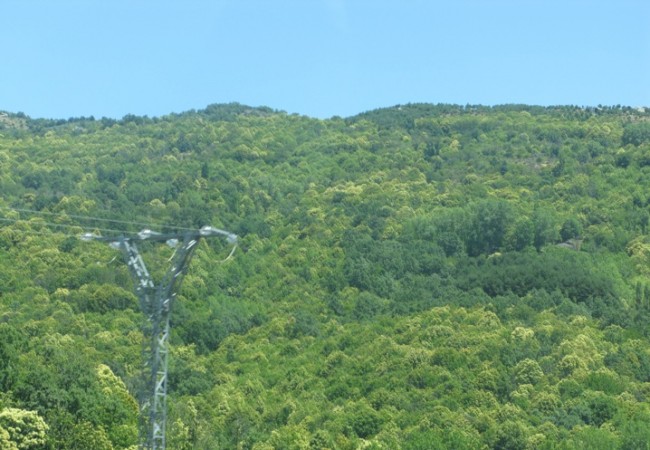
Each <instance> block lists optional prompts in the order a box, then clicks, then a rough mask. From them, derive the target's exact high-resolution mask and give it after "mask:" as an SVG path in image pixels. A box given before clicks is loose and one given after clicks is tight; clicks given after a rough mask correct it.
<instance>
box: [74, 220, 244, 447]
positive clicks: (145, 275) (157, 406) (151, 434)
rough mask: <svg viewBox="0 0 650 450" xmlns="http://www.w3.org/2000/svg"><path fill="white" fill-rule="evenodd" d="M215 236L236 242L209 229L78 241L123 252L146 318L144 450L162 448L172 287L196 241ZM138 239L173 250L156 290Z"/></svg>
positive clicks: (142, 405) (88, 235) (90, 236)
mask: <svg viewBox="0 0 650 450" xmlns="http://www.w3.org/2000/svg"><path fill="white" fill-rule="evenodd" d="M217 236H221V237H225V238H226V239H227V240H228V242H229V243H230V244H233V245H236V244H237V235H235V234H233V233H230V232H228V231H224V230H220V229H218V228H214V227H210V226H205V227H203V228H201V229H200V230H197V231H186V232H183V233H156V232H154V231H151V230H148V229H145V230H142V231H140V232H139V233H138V234H136V235H134V236H121V237H104V236H98V235H95V234H92V233H86V234H84V235H83V236H82V237H81V239H83V240H86V241H90V240H96V241H104V242H108V243H109V244H110V245H111V247H113V248H115V249H118V250H121V252H122V256H123V257H124V260H125V262H126V264H127V266H128V268H129V271H130V272H131V276H132V277H133V278H134V279H135V281H136V286H135V291H136V294H137V296H138V299H139V301H140V308H141V309H142V312H143V313H144V315H145V326H144V330H143V331H144V335H145V345H144V349H145V380H144V384H145V385H144V388H143V396H142V398H141V399H140V422H141V425H140V426H141V428H140V447H141V448H142V449H143V450H164V449H165V443H166V442H165V425H166V422H167V367H168V358H169V331H170V323H169V319H170V317H171V310H172V306H173V303H174V299H175V297H176V292H175V291H174V288H178V286H179V285H180V281H181V278H182V275H183V273H184V272H185V269H186V268H187V266H188V264H189V262H190V259H191V258H192V254H193V253H194V249H195V248H196V244H198V242H199V240H200V239H201V238H208V237H217ZM138 241H155V242H166V243H167V244H168V245H169V246H171V247H174V248H175V249H176V251H175V253H174V255H173V256H172V259H171V261H172V263H171V266H170V267H169V269H168V270H167V272H166V273H165V275H164V277H163V279H162V280H161V282H160V283H159V284H158V286H156V284H155V282H154V280H153V278H152V277H151V275H150V274H149V271H148V270H147V267H146V266H145V264H144V261H143V259H142V257H141V256H140V253H139V252H138V248H137V246H136V242H138ZM233 251H234V248H233ZM231 254H232V253H231Z"/></svg>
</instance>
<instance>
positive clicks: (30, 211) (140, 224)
mask: <svg viewBox="0 0 650 450" xmlns="http://www.w3.org/2000/svg"><path fill="white" fill-rule="evenodd" d="M0 210H5V211H14V212H19V213H20V212H22V213H27V214H36V215H38V214H41V215H44V216H55V217H61V218H71V219H78V220H88V221H93V220H94V221H98V222H108V223H119V224H122V225H135V226H138V227H151V226H152V225H153V226H154V227H155V228H160V229H165V228H169V229H173V230H183V231H194V228H186V227H177V226H174V225H165V224H155V223H154V224H151V223H144V222H132V221H128V220H117V219H105V218H102V217H96V216H83V215H78V214H68V213H53V212H49V211H36V210H33V209H26V208H13V207H9V206H0Z"/></svg>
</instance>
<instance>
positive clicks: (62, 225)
mask: <svg viewBox="0 0 650 450" xmlns="http://www.w3.org/2000/svg"><path fill="white" fill-rule="evenodd" d="M39 219H40V218H39ZM0 222H8V223H25V224H28V225H29V224H32V225H43V226H47V227H54V228H75V229H76V228H81V229H83V228H92V229H93V230H94V231H100V232H102V233H115V234H118V235H122V234H124V233H125V232H124V231H123V230H113V229H110V228H97V227H89V226H86V227H84V226H82V225H69V224H65V223H52V222H45V221H43V222H40V221H39V222H35V223H30V222H29V221H28V220H25V219H11V218H8V217H0ZM13 231H21V232H25V233H34V234H37V233H38V234H45V233H42V232H37V231H36V230H16V229H13ZM61 234H63V235H65V236H73V237H79V235H78V234H70V233H64V232H61Z"/></svg>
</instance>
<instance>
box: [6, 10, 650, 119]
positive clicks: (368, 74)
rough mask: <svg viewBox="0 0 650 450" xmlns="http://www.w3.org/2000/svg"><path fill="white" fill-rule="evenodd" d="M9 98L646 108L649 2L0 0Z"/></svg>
mask: <svg viewBox="0 0 650 450" xmlns="http://www.w3.org/2000/svg"><path fill="white" fill-rule="evenodd" d="M1 3H2V5H1V8H0V10H1V12H0V49H1V50H0V58H1V60H2V65H1V66H0V111H2V110H4V111H11V112H18V111H20V112H24V113H26V114H28V115H29V116H31V117H47V118H68V117H79V116H90V115H93V116H95V117H96V118H99V117H103V116H105V117H113V118H121V117H122V116H124V115H126V114H137V115H148V116H161V115H165V114H168V113H171V112H182V111H186V110H188V109H201V108H204V107H205V106H207V105H208V104H211V103H228V102H239V103H243V104H247V105H251V106H269V107H271V108H274V109H280V110H284V111H287V112H289V113H298V114H304V115H308V116H312V117H319V118H327V117H331V116H334V115H338V116H343V117H347V116H351V115H355V114H357V113H360V112H363V111H367V110H371V109H375V108H380V107H386V106H393V105H396V104H404V103H409V102H430V103H458V104H467V103H470V104H484V105H495V104H504V103H527V104H536V105H557V104H571V105H580V106H596V105H598V104H602V105H616V104H621V105H626V106H650V1H647V0H610V1H603V0H591V1H587V0H447V1H438V0H205V1H201V0H176V1H170V0H155V1H153V0H111V1H103V0H1Z"/></svg>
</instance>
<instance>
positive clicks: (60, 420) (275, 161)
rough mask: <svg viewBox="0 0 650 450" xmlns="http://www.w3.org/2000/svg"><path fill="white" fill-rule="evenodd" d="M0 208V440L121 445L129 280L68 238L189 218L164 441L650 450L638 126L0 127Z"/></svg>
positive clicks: (564, 110)
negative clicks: (210, 236)
mask: <svg viewBox="0 0 650 450" xmlns="http://www.w3.org/2000/svg"><path fill="white" fill-rule="evenodd" d="M0 192H1V195H0V448H1V449H16V450H18V449H20V450H23V449H27V450H31V449H83V450H87V449H95V450H111V449H115V450H117V449H133V448H136V446H137V444H138V404H137V400H136V398H137V396H136V392H135V391H136V390H137V389H136V387H137V386H138V377H139V374H140V371H141V366H142V354H141V343H142V332H141V325H142V320H143V319H142V314H141V312H140V310H139V305H138V299H137V298H136V296H135V294H134V290H133V280H132V279H131V277H130V276H129V272H128V269H127V267H126V265H125V264H124V262H123V260H122V258H121V256H120V254H119V252H118V251H116V250H115V249H113V248H111V247H110V246H108V245H106V244H105V243H102V242H84V241H82V240H80V239H79V238H78V237H79V236H80V235H82V234H83V233H86V232H92V233H96V234H101V235H103V236H114V235H118V233H136V232H137V231H139V230H140V229H142V228H150V229H152V230H156V231H161V232H162V231H169V230H174V229H178V228H179V227H182V228H190V229H198V228H200V227H202V226H203V225H212V226H215V227H219V228H222V229H226V230H230V231H233V232H235V233H237V234H238V235H239V236H240V246H239V248H238V249H237V251H236V253H235V254H234V256H233V258H231V259H229V260H227V261H224V259H225V257H226V256H227V254H228V248H227V246H226V245H225V244H223V243H220V242H213V240H201V241H200V243H199V247H198V248H197V250H196V252H195V255H194V259H193V260H192V262H191V264H190V266H189V268H188V271H187V274H186V276H185V278H184V281H183V284H182V286H181V287H180V291H179V295H178V300H177V301H176V303H175V305H174V312H173V315H172V321H173V324H172V337H171V360H170V368H169V370H170V388H169V389H170V392H169V396H170V398H169V404H168V430H167V437H168V447H169V448H171V449H177V450H190V449H205V450H213V449H218V448H223V449H231V448H232V449H255V450H271V449H278V450H279V449H296V450H297V449H313V450H321V449H391V450H392V449H403V450H418V449H419V450H425V449H426V450H429V449H447V448H449V449H479V448H485V449H488V448H490V449H492V448H494V449H590V450H591V449H630V450H632V449H648V448H650V328H649V327H648V322H649V321H650V229H649V227H650V209H649V208H650V111H649V110H647V109H633V108H628V107H620V106H615V107H594V108H581V107H573V106H562V107H534V106H524V105H506V106H496V107H484V106H472V105H467V106H458V105H430V104H409V105H401V106H396V107H391V108H385V109H380V110H375V111H369V112H366V113H363V114H359V115H357V116H354V117H350V118H340V117H333V118H331V119H327V120H319V119H313V118H309V117H304V116H299V115H290V114H286V113H284V112H281V111H275V110H272V109H270V108H251V107H247V106H243V105H239V104H227V105H210V106H208V107H207V108H205V109H203V110H196V111H188V112H184V113H181V114H170V115H168V116H164V117H156V118H149V117H139V116H131V115H130V116H125V117H124V118H122V119H121V120H112V119H106V118H103V119H94V118H92V117H89V118H85V117H81V118H71V119H68V120H45V119H31V118H29V117H28V116H26V115H25V114H22V113H17V114H16V113H1V114H0ZM215 241H216V240H215ZM141 250H142V253H143V257H144V258H145V261H146V263H147V265H148V267H149V268H150V270H151V272H152V274H153V275H154V276H160V274H161V273H162V271H164V270H165V269H166V264H167V261H168V260H169V259H170V258H171V256H172V252H173V250H172V249H170V248H167V247H166V246H156V245H150V246H144V245H143V247H142V249H141Z"/></svg>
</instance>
